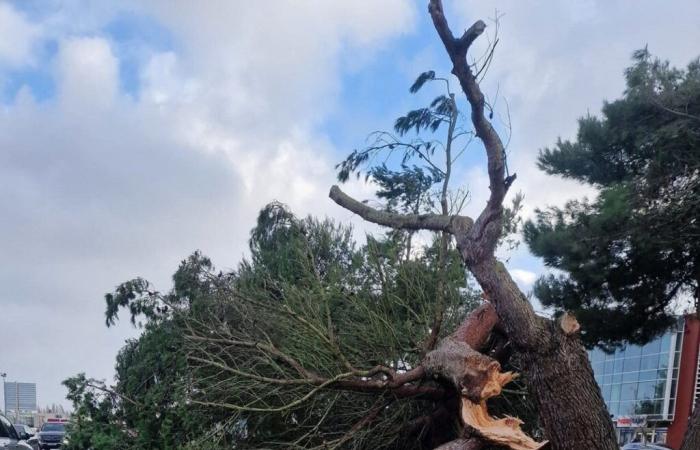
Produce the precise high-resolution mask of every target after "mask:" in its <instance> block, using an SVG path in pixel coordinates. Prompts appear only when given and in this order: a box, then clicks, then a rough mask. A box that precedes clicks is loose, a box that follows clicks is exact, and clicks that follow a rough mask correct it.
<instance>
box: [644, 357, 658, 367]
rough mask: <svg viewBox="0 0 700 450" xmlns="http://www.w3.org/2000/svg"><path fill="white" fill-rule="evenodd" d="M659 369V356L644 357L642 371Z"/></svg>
mask: <svg viewBox="0 0 700 450" xmlns="http://www.w3.org/2000/svg"><path fill="white" fill-rule="evenodd" d="M657 367H659V355H646V356H642V366H641V368H642V370H650V369H656V368H657Z"/></svg>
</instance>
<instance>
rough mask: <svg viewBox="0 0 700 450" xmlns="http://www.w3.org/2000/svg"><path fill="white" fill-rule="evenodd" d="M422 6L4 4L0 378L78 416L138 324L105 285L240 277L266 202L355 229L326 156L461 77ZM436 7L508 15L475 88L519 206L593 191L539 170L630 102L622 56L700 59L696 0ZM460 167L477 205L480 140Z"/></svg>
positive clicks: (462, 21)
mask: <svg viewBox="0 0 700 450" xmlns="http://www.w3.org/2000/svg"><path fill="white" fill-rule="evenodd" d="M426 3H427V2H426V1H424V0H420V1H413V0H383V1H376V0H353V1H340V0H338V1H335V0H334V1H329V0H317V1H312V0H295V1H292V0H289V1H282V0H270V1H256V2H250V1H242V0H241V1H238V0H221V1H216V0H211V1H206V2H192V1H185V0H183V1H174V0H147V1H146V0H142V1H136V0H134V1H129V0H125V1H124V0H123V1H112V2H108V1H99V2H95V1H70V0H66V1H54V0H35V1H32V0H18V1H4V0H0V208H2V215H1V216H0V217H1V219H0V258H2V262H1V263H0V283H1V285H2V286H3V289H2V293H0V342H1V343H2V345H0V348H2V350H0V372H7V374H8V378H7V379H8V381H14V380H19V381H32V382H36V383H37V384H38V386H37V390H38V395H39V399H38V400H39V403H40V404H41V405H45V404H50V403H63V404H64V405H66V406H68V405H67V401H65V400H64V395H65V391H64V389H63V388H62V387H61V385H60V382H61V380H63V379H65V378H66V377H68V376H71V375H74V374H76V373H78V372H81V371H84V372H87V374H88V375H89V376H93V377H97V378H104V379H107V380H110V379H111V377H112V373H113V365H114V357H115V354H116V352H117V350H118V349H119V348H120V347H121V346H122V345H123V342H124V339H126V338H128V337H130V336H135V335H137V333H138V331H137V330H134V329H133V328H131V326H130V325H129V323H128V321H127V320H123V321H122V322H120V323H119V324H118V325H117V326H116V327H114V328H110V329H108V328H106V327H105V326H104V301H103V295H104V293H105V292H107V291H109V290H111V289H112V288H113V287H114V286H115V285H116V284H118V283H119V282H121V281H124V280H127V279H129V278H132V277H134V276H139V275H140V276H144V277H145V278H148V279H149V280H151V281H153V282H154V283H155V284H156V285H157V286H158V287H159V288H161V289H167V287H168V286H169V276H170V274H172V272H173V271H174V269H175V268H176V267H177V264H178V262H179V261H180V260H181V259H183V258H184V257H186V256H187V255H188V254H190V253H191V252H192V251H194V250H195V249H201V250H202V251H203V252H204V253H205V254H207V255H209V256H210V257H212V259H213V260H214V261H215V263H216V264H217V265H218V266H219V267H220V268H224V269H225V268H233V267H235V266H236V265H237V263H238V261H240V259H241V258H242V257H243V255H244V254H245V252H246V245H247V244H246V242H247V238H248V233H249V230H250V228H251V227H252V226H253V224H254V219H255V216H256V213H257V211H258V210H259V208H260V207H262V206H263V205H264V204H265V203H267V202H269V201H270V200H273V199H276V200H279V201H282V202H285V203H287V204H289V205H290V206H291V207H292V208H293V210H294V211H295V212H296V213H298V214H299V215H304V214H317V215H329V216H332V217H335V218H337V219H340V220H342V221H345V222H349V223H353V224H355V225H356V226H357V227H358V228H360V229H362V226H363V225H362V222H361V220H359V219H358V218H357V217H353V216H352V215H350V214H349V213H347V212H344V211H342V210H340V209H339V208H338V207H336V206H335V205H334V204H332V202H330V200H328V199H327V197H326V194H327V192H328V188H329V186H330V185H331V184H333V182H334V172H333V165H334V164H335V163H336V162H338V161H339V160H340V159H342V157H343V155H345V154H346V153H347V152H348V151H349V150H352V149H353V148H354V147H356V146H359V145H362V142H363V141H364V138H365V136H366V134H367V133H368V132H369V131H372V130H376V129H383V128H384V129H385V128H388V127H389V126H390V125H391V123H392V121H393V119H394V118H395V117H396V116H397V115H398V114H399V113H402V112H404V111H405V110H406V109H407V108H410V107H414V106H416V105H419V104H421V103H423V102H425V101H426V100H430V99H432V97H433V96H434V95H436V93H437V91H432V92H431V91H430V90H429V89H428V91H427V92H426V93H424V94H423V95H424V96H422V97H421V96H418V97H415V96H413V97H412V96H410V95H409V94H408V91H407V88H408V86H410V84H411V82H412V81H413V79H414V78H415V76H416V75H417V74H418V73H419V72H421V71H424V70H428V69H434V70H436V71H437V72H438V73H442V74H448V73H449V66H448V65H447V64H446V61H445V54H444V50H443V48H442V47H441V44H440V42H439V40H438V39H437V37H436V35H435V33H434V30H433V28H432V26H431V23H430V21H429V17H428V15H427V11H426ZM446 6H447V10H448V16H449V18H450V22H451V24H452V26H453V28H454V29H457V30H459V29H462V28H464V27H466V26H469V25H470V24H471V23H472V22H473V21H474V20H476V19H479V18H482V19H484V20H486V21H487V23H489V24H491V25H493V23H492V22H489V21H488V19H489V18H493V17H494V16H495V14H496V11H498V14H503V16H502V17H501V20H500V33H499V34H500V43H499V46H498V51H497V55H496V59H495V62H494V63H493V65H492V67H491V70H490V72H489V74H488V79H487V80H486V81H485V83H484V89H485V91H486V92H487V93H488V94H489V95H490V98H492V99H496V101H495V103H496V105H497V106H496V108H497V113H498V114H501V115H505V114H506V108H505V104H506V103H505V101H504V99H505V100H507V102H508V105H509V109H510V117H511V124H512V140H511V143H510V166H511V168H512V170H514V171H516V172H517V173H518V180H517V183H516V186H515V187H514V189H513V191H518V190H521V191H523V193H524V194H525V198H526V213H528V214H529V213H531V212H532V210H533V209H534V208H535V207H537V206H544V205H547V204H560V203H562V202H563V201H564V200H565V199H567V198H571V197H574V196H580V195H584V194H591V192H590V191H588V190H587V189H586V188H584V187H581V186H576V185H574V184H571V183H566V182H563V181H561V180H557V179H552V178H548V177H546V176H544V175H543V174H541V173H539V172H538V171H537V169H536V168H535V166H534V164H533V161H534V158H535V156H536V153H537V150H538V149H539V148H542V147H544V146H547V145H551V144H552V143H553V142H554V141H555V140H556V138H557V137H558V136H562V137H571V136H572V135H573V133H575V130H576V119H577V118H578V117H580V116H581V115H584V114H586V113H587V112H590V113H593V114H595V113H596V112H598V111H599V110H600V107H601V105H602V101H603V99H606V98H608V99H614V98H615V97H616V96H618V95H619V94H620V93H621V91H622V89H623V86H624V82H623V78H622V71H623V69H624V67H626V66H627V65H628V63H629V57H630V55H631V53H632V51H634V50H635V49H638V48H640V47H643V46H644V45H647V44H648V45H649V48H650V50H651V51H652V52H654V53H655V54H657V55H660V56H662V57H664V58H668V59H670V60H671V61H672V62H673V63H675V64H677V65H685V64H686V63H687V62H688V61H689V60H690V59H691V58H693V57H696V56H698V54H700V46H698V43H700V25H699V24H700V3H698V2H697V1H695V0H688V1H671V2H669V1H663V2H662V1H660V0H657V1H651V0H649V1H643V0H637V1H632V0H627V1H621V0H619V1H603V0H600V1H593V0H575V1H573V0H572V1H567V2H560V1H531V2H523V1H516V0H512V1H495V2H487V1H476V0H474V1H467V0H457V1H454V2H447V4H446ZM493 29H494V27H493V26H491V27H490V31H491V33H493ZM496 93H498V96H496ZM457 179H458V181H459V182H461V183H463V184H464V185H465V186H467V187H468V188H469V189H470V190H471V192H472V201H471V203H470V204H469V205H468V206H467V209H468V212H473V211H476V210H478V209H479V208H480V207H481V206H483V203H484V201H485V198H486V192H487V183H486V175H485V171H484V168H483V158H482V152H481V149H480V148H479V147H478V146H475V147H474V148H473V149H470V150H469V151H468V152H467V153H466V156H465V158H464V160H463V162H462V163H461V165H460V167H459V172H458V175H457ZM347 189H348V190H349V191H350V192H351V193H353V194H354V195H356V196H358V197H360V198H370V197H371V187H368V186H364V185H361V184H352V185H350V186H347ZM509 266H510V268H511V270H512V271H513V274H514V276H515V277H516V278H517V279H518V281H519V283H520V284H521V286H522V287H523V289H526V290H527V289H528V288H529V286H530V285H531V283H532V282H533V281H534V279H535V278H536V275H537V274H538V273H541V272H542V270H543V269H542V266H541V264H540V263H539V262H538V261H537V260H535V259H534V258H532V257H531V256H529V255H528V254H527V251H526V250H525V249H524V248H521V249H520V250H518V251H516V252H515V253H514V254H512V255H510V260H509Z"/></svg>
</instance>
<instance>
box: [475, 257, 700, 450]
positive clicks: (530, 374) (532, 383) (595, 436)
mask: <svg viewBox="0 0 700 450" xmlns="http://www.w3.org/2000/svg"><path fill="white" fill-rule="evenodd" d="M469 268H470V269H471V271H472V273H473V274H474V276H475V277H476V279H477V281H478V282H479V284H480V285H481V287H482V288H483V289H484V292H486V295H487V296H488V298H489V299H490V300H491V302H492V303H493V304H494V306H495V307H496V311H497V313H498V314H499V316H500V317H501V324H502V325H503V326H504V328H505V330H506V333H507V334H508V337H509V338H510V340H511V343H512V345H513V346H514V349H515V351H516V352H518V353H520V355H521V359H522V363H523V367H522V370H523V375H524V376H525V379H526V381H527V385H528V389H529V391H530V392H531V394H532V395H533V397H534V399H535V401H536V403H537V407H538V410H539V414H540V419H541V420H542V424H543V426H544V428H545V431H546V436H547V439H549V442H550V445H551V448H552V449H553V450H575V449H582V448H585V449H600V450H618V449H619V446H618V445H617V439H616V436H615V430H614V428H613V425H612V421H611V420H610V416H609V414H608V412H607V408H606V407H605V403H604V402H603V397H602V395H601V392H600V388H599V387H598V385H597V384H596V382H595V379H594V378H593V370H592V369H591V365H590V362H589V360H588V357H587V355H586V351H585V350H584V348H583V346H582V345H581V343H580V342H579V339H578V337H577V335H576V334H575V333H571V334H566V333H565V332H564V330H563V329H562V327H561V326H560V325H559V323H558V322H555V321H552V320H547V319H544V318H542V317H539V316H537V315H535V314H534V311H532V306H531V305H530V303H529V302H528V301H527V299H526V298H525V296H524V295H523V294H522V292H520V290H519V289H518V287H517V285H516V284H515V282H514V281H513V279H512V278H511V277H510V275H509V274H508V272H507V271H506V270H505V268H504V267H503V265H502V264H500V263H498V262H496V260H495V259H494V258H489V259H487V260H486V261H484V262H482V263H479V264H475V265H473V266H470V267H469ZM567 329H568V328H567ZM694 448H700V447H694Z"/></svg>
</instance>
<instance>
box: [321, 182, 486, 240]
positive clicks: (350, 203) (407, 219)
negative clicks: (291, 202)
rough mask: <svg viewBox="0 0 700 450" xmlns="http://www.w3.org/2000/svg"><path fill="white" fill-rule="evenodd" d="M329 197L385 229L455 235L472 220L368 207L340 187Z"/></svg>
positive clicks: (335, 187)
mask: <svg viewBox="0 0 700 450" xmlns="http://www.w3.org/2000/svg"><path fill="white" fill-rule="evenodd" d="M328 196H329V197H330V198H331V199H332V200H333V201H334V202H336V203H337V204H338V205H340V206H342V207H343V208H345V209H347V210H348V211H351V212H353V213H355V214H357V215H358V216H360V217H362V218H363V219H365V220H366V221H368V222H372V223H376V224H377V225H382V226H385V227H391V228H395V229H403V230H430V231H446V232H449V233H453V234H454V233H455V232H456V231H457V230H456V227H457V226H460V227H461V228H460V230H462V231H463V230H467V229H468V228H470V227H471V225H472V219H470V218H469V217H464V216H444V215H437V214H396V213H390V212H387V211H380V210H378V209H375V208H372V207H371V206H367V205H366V204H364V203H362V202H359V201H357V200H355V199H354V198H352V197H350V196H349V195H347V194H346V193H344V192H343V191H342V190H340V188H339V187H338V186H333V187H332V188H331V191H330V193H329V194H328Z"/></svg>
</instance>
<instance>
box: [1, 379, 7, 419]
mask: <svg viewBox="0 0 700 450" xmlns="http://www.w3.org/2000/svg"><path fill="white" fill-rule="evenodd" d="M0 377H2V402H3V404H4V405H3V407H2V411H3V412H4V413H7V408H6V406H7V399H6V398H5V377H7V374H6V373H5V372H0Z"/></svg>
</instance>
